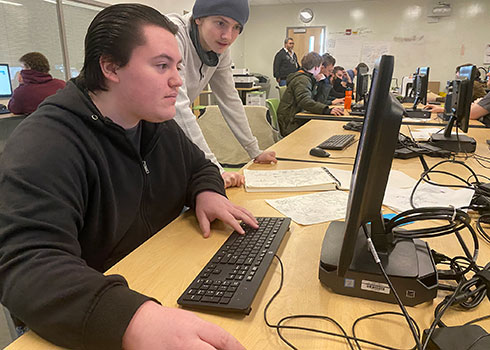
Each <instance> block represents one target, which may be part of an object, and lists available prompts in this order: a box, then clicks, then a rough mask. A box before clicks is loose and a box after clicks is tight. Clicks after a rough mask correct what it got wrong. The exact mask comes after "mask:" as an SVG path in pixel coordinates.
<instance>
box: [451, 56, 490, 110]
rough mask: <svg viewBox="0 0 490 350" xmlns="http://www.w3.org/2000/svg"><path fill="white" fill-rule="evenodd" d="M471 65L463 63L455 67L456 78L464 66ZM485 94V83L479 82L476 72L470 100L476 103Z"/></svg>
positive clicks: (478, 74)
mask: <svg viewBox="0 0 490 350" xmlns="http://www.w3.org/2000/svg"><path fill="white" fill-rule="evenodd" d="M472 65H473V64H472V63H465V64H462V65H459V66H457V67H456V76H458V75H459V70H460V68H461V67H464V66H472ZM486 94H487V93H486V92H485V83H484V82H482V81H480V71H479V70H476V76H475V81H474V82H473V96H472V98H471V100H472V101H476V100H477V99H479V98H482V97H484V96H485V95H486Z"/></svg>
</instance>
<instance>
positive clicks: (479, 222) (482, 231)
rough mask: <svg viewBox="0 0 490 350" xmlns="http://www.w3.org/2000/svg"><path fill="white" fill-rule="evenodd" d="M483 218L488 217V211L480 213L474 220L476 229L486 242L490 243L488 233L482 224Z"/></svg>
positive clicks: (489, 215)
mask: <svg viewBox="0 0 490 350" xmlns="http://www.w3.org/2000/svg"><path fill="white" fill-rule="evenodd" d="M483 219H490V213H488V214H483V215H480V217H479V218H478V219H477V220H476V230H477V231H478V233H479V234H480V236H481V237H482V238H483V239H484V240H485V241H486V242H487V243H490V235H489V234H488V233H487V232H486V231H485V229H484V228H483V226H482V220H483Z"/></svg>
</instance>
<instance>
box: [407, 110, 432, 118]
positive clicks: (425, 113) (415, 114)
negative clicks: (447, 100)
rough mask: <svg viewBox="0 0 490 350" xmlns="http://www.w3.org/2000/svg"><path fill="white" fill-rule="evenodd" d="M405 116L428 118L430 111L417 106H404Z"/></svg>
mask: <svg viewBox="0 0 490 350" xmlns="http://www.w3.org/2000/svg"><path fill="white" fill-rule="evenodd" d="M405 111H406V113H405V116H406V117H407V118H417V119H429V118H430V115H431V113H432V112H431V111H428V110H424V109H418V108H406V109H405Z"/></svg>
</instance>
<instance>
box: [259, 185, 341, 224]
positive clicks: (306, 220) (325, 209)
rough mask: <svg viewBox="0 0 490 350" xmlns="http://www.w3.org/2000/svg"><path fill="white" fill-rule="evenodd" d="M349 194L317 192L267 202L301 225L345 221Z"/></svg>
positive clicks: (267, 200)
mask: <svg viewBox="0 0 490 350" xmlns="http://www.w3.org/2000/svg"><path fill="white" fill-rule="evenodd" d="M348 198H349V194H348V193H347V192H342V191H328V192H317V193H312V194H305V195H301V196H293V197H286V198H280V199H266V202H267V203H268V204H269V205H270V206H272V207H273V208H274V209H276V210H278V211H280V212H281V213H282V214H284V215H285V216H289V217H290V218H291V219H293V221H295V222H296V223H298V224H300V225H313V224H319V223H321V222H327V221H332V220H338V219H344V218H345V212H346V208H347V200H348Z"/></svg>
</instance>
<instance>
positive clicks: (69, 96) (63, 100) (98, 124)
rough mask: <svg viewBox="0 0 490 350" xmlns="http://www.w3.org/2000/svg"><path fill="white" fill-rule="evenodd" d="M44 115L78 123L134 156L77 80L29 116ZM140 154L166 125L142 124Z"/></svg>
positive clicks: (121, 130)
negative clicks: (108, 138)
mask: <svg viewBox="0 0 490 350" xmlns="http://www.w3.org/2000/svg"><path fill="white" fill-rule="evenodd" d="M67 112H68V113H67ZM37 114H39V115H45V116H49V117H52V118H56V119H58V120H60V121H62V122H63V123H70V124H75V125H74V127H75V128H76V124H77V123H79V122H80V121H82V122H83V123H85V124H87V125H88V126H89V128H90V129H91V130H92V131H93V132H100V133H104V134H106V135H108V136H109V137H110V138H111V139H112V140H113V142H115V143H117V144H118V146H119V147H121V148H123V149H126V150H127V151H128V152H129V149H131V153H134V151H135V149H134V147H133V146H132V144H131V143H130V142H129V140H128V138H127V137H126V132H125V130H124V128H123V127H121V126H120V125H118V124H116V123H114V122H113V121H112V120H111V119H110V118H108V117H105V116H103V115H102V113H101V112H100V111H99V109H98V108H97V106H96V105H95V104H94V103H93V102H92V100H91V99H90V97H89V95H88V90H87V89H85V88H84V87H83V86H81V85H80V84H79V83H78V82H77V79H76V78H75V79H71V80H70V81H69V82H68V83H67V84H66V87H65V88H64V89H63V90H60V91H58V92H57V93H56V94H55V95H53V96H50V97H48V98H47V99H46V100H44V102H43V103H42V104H41V105H40V106H39V108H38V110H37V111H36V112H35V113H33V115H37ZM141 123H142V136H141V153H142V154H145V153H146V152H148V151H149V150H150V149H151V147H152V145H153V144H154V143H156V141H157V140H158V137H159V134H160V133H159V132H157V131H158V130H159V129H160V127H161V125H162V124H164V123H166V122H163V123H150V122H147V121H144V120H142V121H141Z"/></svg>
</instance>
